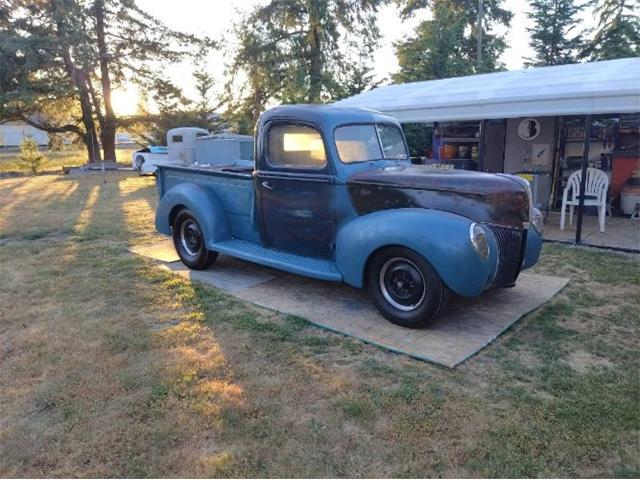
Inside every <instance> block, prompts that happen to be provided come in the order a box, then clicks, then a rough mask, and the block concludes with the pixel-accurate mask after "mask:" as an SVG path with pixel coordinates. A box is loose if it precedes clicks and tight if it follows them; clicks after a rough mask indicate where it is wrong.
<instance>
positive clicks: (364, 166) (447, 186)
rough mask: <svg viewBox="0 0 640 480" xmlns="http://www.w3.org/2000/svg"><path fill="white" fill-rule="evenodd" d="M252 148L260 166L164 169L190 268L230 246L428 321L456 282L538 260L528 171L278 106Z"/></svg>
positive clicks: (496, 278) (164, 225)
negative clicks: (424, 160) (421, 157)
mask: <svg viewBox="0 0 640 480" xmlns="http://www.w3.org/2000/svg"><path fill="white" fill-rule="evenodd" d="M254 156H255V165H254V166H248V165H245V166H238V165H234V164H233V163H231V162H230V163H229V164H228V165H216V166H209V167H197V166H191V167H172V166H161V167H160V168H159V174H158V187H159V191H160V196H161V198H160V204H159V207H158V211H157V217H156V227H157V229H158V230H159V231H160V232H163V233H166V234H170V235H172V236H173V238H174V244H175V246H176V249H177V251H178V253H179V255H180V257H181V259H182V261H183V262H184V263H185V264H186V265H187V266H189V267H191V268H206V267H208V266H209V265H211V264H212V263H213V262H214V261H215V258H216V256H217V254H218V253H223V254H228V255H232V256H236V257H239V258H242V259H245V260H249V261H252V262H256V263H260V264H263V265H268V266H271V267H274V268H279V269H282V270H286V271H289V272H293V273H298V274H301V275H306V276H310V277H314V278H319V279H322V280H330V281H342V282H345V283H348V284H350V285H352V286H355V287H364V288H367V289H368V290H369V292H370V295H371V298H372V300H373V302H374V304H375V305H376V307H377V308H378V310H379V311H380V312H381V313H382V314H383V315H384V316H385V317H386V318H388V319H389V320H391V321H392V322H394V323H397V324H400V325H403V326H407V327H416V326H421V325H425V324H427V323H428V322H430V321H431V320H433V319H434V318H435V317H436V316H437V314H438V313H439V312H440V311H441V310H442V309H443V308H444V305H445V303H446V300H447V297H448V295H449V292H455V293H456V294H459V295H463V296H468V297H475V296H478V295H480V294H481V293H482V292H483V291H485V290H487V289H488V288H498V287H509V286H512V285H514V284H515V281H516V279H517V276H518V274H519V272H520V271H521V269H523V268H528V267H530V266H532V265H533V264H534V263H535V262H536V261H537V258H538V255H539V252H540V247H541V235H540V231H539V230H540V228H541V216H540V215H539V212H537V211H535V209H533V208H532V206H531V194H530V190H529V188H528V184H527V183H526V181H524V180H522V179H520V178H518V177H514V176H511V175H494V174H484V173H477V172H463V171H453V170H438V169H434V168H429V167H426V166H417V165H412V164H411V162H410V159H409V155H408V149H407V145H406V142H405V139H404V135H403V133H402V129H401V128H400V125H399V123H398V122H397V121H396V120H395V119H393V118H392V117H389V116H386V115H383V114H380V113H378V112H374V111H370V110H366V109H358V108H345V107H335V106H318V105H290V106H281V107H276V108H273V109H271V110H268V111H267V112H265V113H264V114H263V115H262V116H261V117H260V119H259V121H258V123H257V125H256V129H255V153H254ZM222 163H224V162H222Z"/></svg>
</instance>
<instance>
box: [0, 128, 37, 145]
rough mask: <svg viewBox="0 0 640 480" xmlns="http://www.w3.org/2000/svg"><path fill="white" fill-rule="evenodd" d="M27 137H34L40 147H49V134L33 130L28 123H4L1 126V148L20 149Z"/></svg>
mask: <svg viewBox="0 0 640 480" xmlns="http://www.w3.org/2000/svg"><path fill="white" fill-rule="evenodd" d="M25 137H32V138H34V139H35V140H36V142H38V145H44V146H46V145H48V144H49V135H48V134H47V132H43V131H42V130H38V129H37V128H33V127H32V126H30V125H27V124H26V123H3V124H0V148H1V147H18V146H19V145H20V144H21V143H22V140H24V138H25Z"/></svg>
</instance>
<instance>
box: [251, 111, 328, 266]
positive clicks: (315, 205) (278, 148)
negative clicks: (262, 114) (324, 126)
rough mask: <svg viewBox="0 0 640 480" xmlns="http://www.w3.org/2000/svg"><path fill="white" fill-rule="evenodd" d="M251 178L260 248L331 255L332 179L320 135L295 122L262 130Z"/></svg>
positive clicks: (315, 255) (279, 124)
mask: <svg viewBox="0 0 640 480" xmlns="http://www.w3.org/2000/svg"><path fill="white" fill-rule="evenodd" d="M267 128H268V130H267V141H266V142H265V144H264V147H263V148H264V149H265V151H264V152H263V161H262V165H261V167H262V168H261V169H260V170H259V171H258V172H257V174H256V176H255V181H256V192H258V202H259V209H260V210H259V211H260V220H261V222H260V227H261V228H260V230H261V235H262V240H263V243H264V244H265V245H266V246H268V247H270V248H274V249H277V250H281V251H285V252H290V253H295V254H298V255H305V256H312V257H319V258H330V257H332V256H333V243H334V239H335V225H334V215H333V203H332V197H333V175H332V174H331V165H330V164H329V161H328V159H327V155H326V151H325V148H324V142H323V139H322V136H321V135H320V133H319V132H318V130H316V129H315V128H313V127H311V126H308V125H303V124H298V123H276V124H273V125H270V126H268V127H267Z"/></svg>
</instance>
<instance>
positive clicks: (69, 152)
mask: <svg viewBox="0 0 640 480" xmlns="http://www.w3.org/2000/svg"><path fill="white" fill-rule="evenodd" d="M132 151H133V150H132V149H117V150H116V161H118V162H119V163H124V164H127V165H129V166H131V152H132ZM18 153H19V152H16V151H0V174H1V173H5V172H19V171H20V167H19V166H18V163H17V160H18V158H17V157H18ZM42 154H43V155H44V156H45V158H46V161H45V163H44V165H43V167H42V171H43V172H55V173H59V172H61V171H62V167H79V166H80V165H84V164H85V163H87V152H86V150H84V149H65V150H62V151H59V152H54V151H43V152H42Z"/></svg>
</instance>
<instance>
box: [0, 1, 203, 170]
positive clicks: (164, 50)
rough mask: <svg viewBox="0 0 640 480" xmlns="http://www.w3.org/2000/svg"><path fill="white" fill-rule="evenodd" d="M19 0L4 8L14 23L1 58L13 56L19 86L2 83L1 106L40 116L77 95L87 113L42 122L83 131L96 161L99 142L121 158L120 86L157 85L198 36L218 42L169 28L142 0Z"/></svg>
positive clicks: (10, 78)
mask: <svg viewBox="0 0 640 480" xmlns="http://www.w3.org/2000/svg"><path fill="white" fill-rule="evenodd" d="M12 3H13V6H12V8H11V10H10V12H8V13H6V12H5V13H3V14H2V16H3V17H5V16H6V24H7V25H8V26H9V27H10V28H9V29H8V32H9V33H8V34H7V37H9V38H8V41H7V43H6V44H5V45H9V47H8V48H7V47H4V48H3V50H0V54H2V58H0V64H3V63H5V60H10V61H9V62H7V65H9V67H8V68H7V69H6V70H7V72H5V73H4V74H0V76H5V77H7V78H5V80H4V81H5V83H10V84H11V87H12V88H10V89H7V90H5V89H4V88H3V90H2V91H0V108H1V109H2V110H1V111H0V114H1V115H2V116H3V118H18V119H22V120H24V121H27V122H29V121H31V122H33V116H34V114H40V113H41V112H42V110H38V109H42V108H44V109H46V105H47V103H48V102H49V101H50V100H54V101H59V100H61V99H66V100H68V99H73V100H75V102H77V104H78V105H79V110H80V119H76V121H75V122H69V123H66V124H64V125H58V124H53V123H51V122H49V121H44V120H43V119H42V118H41V121H40V122H35V123H36V124H34V126H36V127H37V128H41V129H43V130H46V131H48V132H59V131H65V132H73V133H75V134H77V135H80V136H82V138H83V140H84V143H85V145H86V146H87V151H88V153H89V161H96V160H100V153H99V151H98V149H97V146H98V144H99V143H101V144H102V147H103V150H104V154H105V158H106V159H108V160H115V133H116V128H117V127H118V124H119V120H118V118H117V117H116V114H115V112H114V111H113V107H112V105H111V91H112V89H113V88H114V87H117V86H119V85H121V84H123V83H124V82H125V81H134V82H137V83H139V84H140V85H141V86H143V87H144V88H150V86H152V85H154V82H155V80H156V79H157V76H158V70H159V69H161V67H162V66H163V65H165V64H166V63H167V62H177V61H180V60H181V59H183V58H184V57H186V56H188V55H193V52H194V51H195V50H194V49H193V48H192V46H193V45H194V44H197V45H199V46H206V47H211V46H213V42H211V41H209V40H208V39H199V38H196V37H194V36H191V35H186V34H183V33H180V32H176V31H173V30H171V29H169V28H168V27H166V26H165V25H164V24H163V23H161V22H159V21H158V20H157V19H155V18H153V17H152V16H150V15H149V14H147V13H146V12H144V11H142V10H141V9H140V8H138V7H137V5H136V3H135V1H134V0H38V1H34V0H12ZM3 31H4V29H3ZM16 59H17V60H16ZM152 65H158V66H159V67H158V68H156V69H154V68H152ZM96 85H98V86H99V87H97V88H96ZM61 129H62V130H61ZM98 135H99V137H100V141H98Z"/></svg>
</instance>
